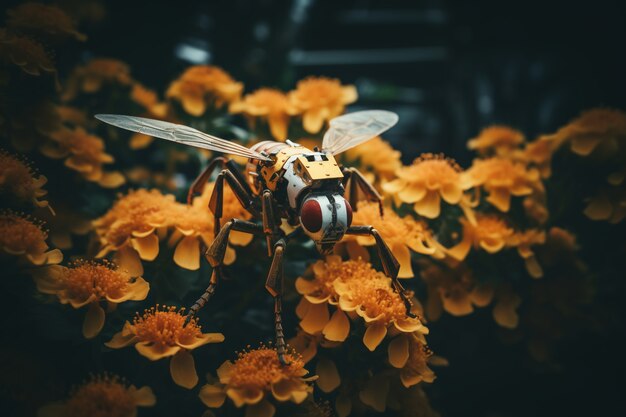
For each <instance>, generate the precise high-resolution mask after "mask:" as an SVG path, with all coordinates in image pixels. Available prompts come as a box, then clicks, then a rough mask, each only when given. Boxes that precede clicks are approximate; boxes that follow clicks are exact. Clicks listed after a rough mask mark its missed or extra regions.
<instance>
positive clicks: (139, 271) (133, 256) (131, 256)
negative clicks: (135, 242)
mask: <svg viewBox="0 0 626 417" xmlns="http://www.w3.org/2000/svg"><path fill="white" fill-rule="evenodd" d="M114 259H115V263H117V264H118V265H119V266H120V268H122V269H125V270H127V271H128V273H129V274H130V276H131V277H140V276H142V275H143V265H142V264H141V259H139V254H138V253H137V252H136V251H135V249H133V248H132V247H130V246H124V247H123V248H120V250H118V251H117V252H116V253H115V257H114Z"/></svg>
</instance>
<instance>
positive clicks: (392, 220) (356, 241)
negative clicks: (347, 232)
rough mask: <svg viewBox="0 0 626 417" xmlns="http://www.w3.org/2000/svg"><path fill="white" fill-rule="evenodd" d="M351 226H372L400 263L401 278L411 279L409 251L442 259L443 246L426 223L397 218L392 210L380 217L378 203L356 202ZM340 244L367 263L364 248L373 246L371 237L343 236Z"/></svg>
mask: <svg viewBox="0 0 626 417" xmlns="http://www.w3.org/2000/svg"><path fill="white" fill-rule="evenodd" d="M352 224H353V225H368V226H373V227H374V228H375V229H376V230H377V231H378V233H380V236H381V237H382V238H383V239H384V240H385V243H386V244H387V245H388V246H389V248H390V249H391V252H392V253H393V254H394V256H395V257H396V258H397V259H398V262H400V271H399V273H398V277H400V278H412V277H413V268H412V266H411V252H410V250H413V251H415V252H417V253H421V254H424V255H431V256H433V257H435V258H441V257H443V256H444V255H443V249H444V248H443V246H441V245H440V244H439V243H438V242H437V241H436V240H435V238H434V236H433V234H432V232H431V230H430V229H429V228H428V226H427V225H426V223H424V222H422V221H416V220H415V219H413V217H411V216H405V217H400V216H398V215H397V214H396V213H395V212H394V211H393V210H391V209H388V210H386V211H385V215H384V217H383V216H381V215H380V210H379V206H378V204H377V203H373V202H359V205H358V210H355V211H354V214H353V219H352ZM343 242H345V243H346V247H347V250H348V253H349V254H350V257H351V258H353V259H358V258H359V257H362V258H363V259H364V260H369V253H368V252H367V251H366V250H363V247H365V246H372V245H375V244H376V240H375V239H374V238H373V237H372V236H346V237H345V238H344V240H343Z"/></svg>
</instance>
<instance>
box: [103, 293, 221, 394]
mask: <svg viewBox="0 0 626 417" xmlns="http://www.w3.org/2000/svg"><path fill="white" fill-rule="evenodd" d="M186 320H187V316H186V315H185V314H184V311H183V309H180V310H176V307H168V306H162V307H161V306H159V305H158V304H157V306H156V307H152V308H150V309H148V310H145V312H144V314H143V315H141V316H140V315H139V314H137V315H136V316H135V318H134V319H133V324H130V322H128V321H127V322H126V323H125V324H124V328H123V329H122V331H121V332H119V333H116V334H115V335H114V336H113V338H112V339H111V340H110V341H109V342H107V343H105V345H106V346H108V347H110V348H113V349H119V348H123V347H126V346H130V345H134V346H135V349H137V352H139V353H140V354H141V355H142V356H145V357H146V358H148V359H150V360H151V361H156V360H159V359H163V358H165V357H168V356H171V357H172V359H171V361H170V373H171V375H172V379H173V380H174V382H175V383H176V384H178V385H180V386H182V387H185V388H193V387H195V386H196V384H197V383H198V374H197V373H196V366H195V362H194V359H193V356H192V355H191V353H189V352H190V351H191V350H193V349H196V348H198V347H200V346H203V345H206V344H207V343H219V342H223V341H224V335H223V334H221V333H202V329H201V328H200V326H199V325H198V319H197V318H193V319H191V320H190V321H189V322H188V323H187V324H185V322H186Z"/></svg>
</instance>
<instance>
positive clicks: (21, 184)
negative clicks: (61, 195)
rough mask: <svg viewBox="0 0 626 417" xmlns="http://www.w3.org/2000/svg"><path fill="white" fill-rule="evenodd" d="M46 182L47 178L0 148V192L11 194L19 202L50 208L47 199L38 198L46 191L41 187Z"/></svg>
mask: <svg viewBox="0 0 626 417" xmlns="http://www.w3.org/2000/svg"><path fill="white" fill-rule="evenodd" d="M46 182H48V180H47V178H46V177H44V176H43V175H37V174H36V173H35V172H34V171H33V169H32V168H31V167H30V165H28V164H27V163H25V162H24V161H21V160H20V159H18V158H16V157H15V156H12V155H10V154H8V153H7V152H5V151H4V150H2V149H0V194H5V195H7V194H8V195H11V196H13V197H15V199H16V200H17V201H18V202H19V203H25V202H28V203H32V204H34V205H35V206H37V207H49V208H50V206H49V205H48V201H47V200H40V198H41V197H43V196H45V195H46V194H47V193H48V192H47V191H46V190H44V189H43V186H44V184H45V183H46ZM50 210H52V208H50Z"/></svg>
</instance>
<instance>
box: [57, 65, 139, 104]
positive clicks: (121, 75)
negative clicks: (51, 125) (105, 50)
mask: <svg viewBox="0 0 626 417" xmlns="http://www.w3.org/2000/svg"><path fill="white" fill-rule="evenodd" d="M131 83H132V78H131V76H130V68H129V67H128V65H126V64H125V63H124V62H122V61H118V60H116V59H110V58H94V59H92V60H91V61H89V62H87V64H85V65H84V66H81V67H78V68H76V69H75V70H74V72H73V73H72V75H71V76H70V78H69V79H68V81H67V83H66V88H65V91H64V92H63V96H62V98H63V100H65V101H69V100H73V99H74V98H76V96H77V95H78V94H79V93H87V94H93V93H97V92H98V91H100V89H101V88H102V86H103V85H107V84H108V85H120V86H124V87H127V86H130V85H131Z"/></svg>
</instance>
